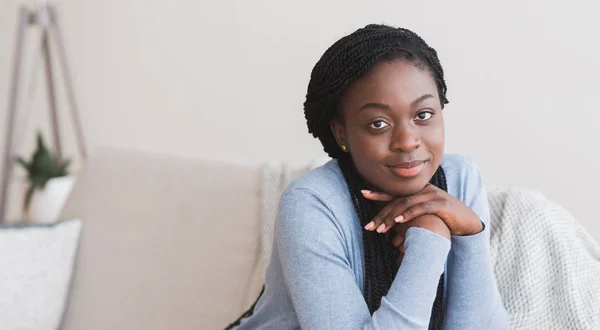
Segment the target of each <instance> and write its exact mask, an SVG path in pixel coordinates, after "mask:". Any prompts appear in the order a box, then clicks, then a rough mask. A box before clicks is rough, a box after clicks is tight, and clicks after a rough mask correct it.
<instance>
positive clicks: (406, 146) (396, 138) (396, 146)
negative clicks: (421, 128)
mask: <svg viewBox="0 0 600 330" xmlns="http://www.w3.org/2000/svg"><path fill="white" fill-rule="evenodd" d="M420 146H421V138H420V137H419V134H418V131H417V130H416V129H415V127H414V126H412V125H402V126H401V127H397V128H396V129H395V130H394V132H393V134H392V140H391V141H390V150H392V151H402V152H411V151H413V150H415V149H417V148H419V147H420Z"/></svg>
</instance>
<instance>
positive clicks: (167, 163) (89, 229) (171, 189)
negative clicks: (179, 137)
mask: <svg viewBox="0 0 600 330" xmlns="http://www.w3.org/2000/svg"><path fill="white" fill-rule="evenodd" d="M259 174H260V166H259V165H258V164H251V163H248V164H240V163H235V164H233V163H228V162H225V161H211V160H205V159H194V158H185V157H176V156H172V155H166V154H160V153H149V152H144V151H134V150H118V149H109V148H105V149H102V150H99V151H98V152H96V153H95V154H94V155H93V156H92V157H91V158H90V159H89V160H88V161H87V162H86V166H84V168H83V169H82V171H81V172H80V173H79V174H78V179H77V181H76V183H75V186H74V188H73V190H72V193H71V196H70V198H69V199H68V201H67V203H66V205H65V208H64V210H63V212H62V214H61V217H60V218H61V219H74V218H78V219H82V220H83V228H82V231H81V236H80V242H79V248H78V252H77V256H76V261H75V269H74V273H73V275H72V276H73V277H72V283H71V288H70V294H69V296H68V298H67V302H66V310H65V314H64V317H63V321H62V326H61V329H64V330H81V329H86V330H106V329H111V330H125V329H127V330H131V329H144V330H154V329H156V330H158V329H170V330H178V329H182V330H183V329H190V330H191V329H195V330H197V329H222V328H223V327H224V326H226V325H227V324H228V323H229V322H230V321H232V320H234V319H236V318H237V317H238V315H239V314H240V313H242V312H243V309H244V308H246V307H247V306H246V305H245V302H246V301H249V300H251V298H249V297H250V296H256V295H257V294H258V292H257V290H259V288H255V289H254V292H250V291H249V288H248V286H249V285H248V284H249V282H250V278H251V274H252V272H253V270H254V269H253V268H254V264H255V262H256V259H257V257H258V249H259V222H260V209H259V198H258V196H259V193H260V189H259V187H260V185H259V178H260V175H259Z"/></svg>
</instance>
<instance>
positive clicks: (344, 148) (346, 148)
mask: <svg viewBox="0 0 600 330" xmlns="http://www.w3.org/2000/svg"><path fill="white" fill-rule="evenodd" d="M346 150H348V147H346V146H345V145H343V144H342V151H344V152H345V151H346Z"/></svg>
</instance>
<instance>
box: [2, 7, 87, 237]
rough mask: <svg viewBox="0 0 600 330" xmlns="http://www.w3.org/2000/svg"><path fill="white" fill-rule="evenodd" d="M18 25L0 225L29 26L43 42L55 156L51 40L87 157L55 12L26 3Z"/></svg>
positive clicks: (57, 150) (57, 125)
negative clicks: (30, 6) (53, 42)
mask: <svg viewBox="0 0 600 330" xmlns="http://www.w3.org/2000/svg"><path fill="white" fill-rule="evenodd" d="M18 22H19V23H18V27H17V36H16V46H15V52H14V58H13V68H12V79H11V83H10V92H9V95H8V120H7V121H6V131H5V132H6V139H5V141H4V154H3V167H2V168H3V170H2V176H1V177H0V179H1V180H2V186H1V187H0V189H1V190H0V225H1V224H3V223H5V222H6V221H7V219H6V218H7V217H8V210H7V209H8V206H7V200H8V187H9V185H10V181H11V176H12V172H13V166H14V156H15V155H14V152H15V151H14V146H15V142H16V141H14V133H15V132H14V127H15V121H16V114H17V98H18V95H19V84H20V79H21V65H22V63H21V62H22V61H21V59H22V56H23V47H24V40H25V34H26V31H27V29H28V28H31V27H34V28H39V29H41V31H42V37H41V43H42V57H43V59H44V69H45V76H46V89H47V93H48V103H49V110H50V118H51V129H52V137H53V142H54V144H53V145H54V147H55V153H56V156H57V157H58V158H59V159H62V157H63V153H62V145H61V137H60V123H59V116H58V109H57V104H56V89H55V84H54V68H53V66H52V63H53V61H52V58H51V51H50V43H51V41H52V40H55V42H56V49H57V53H58V56H59V57H58V60H59V63H60V69H61V71H62V74H63V80H64V83H65V86H64V87H65V90H66V96H67V99H68V102H69V107H70V109H71V118H72V120H73V126H74V128H75V134H76V136H77V145H78V149H79V153H80V154H81V157H82V158H84V159H85V158H86V156H87V152H86V148H85V142H84V139H83V131H82V127H81V121H80V119H79V113H78V110H77V104H76V103H75V94H74V92H73V84H72V81H71V75H70V72H69V68H68V66H67V58H66V54H65V47H64V44H63V39H62V35H61V33H60V29H59V26H58V19H57V16H56V12H55V11H54V8H53V7H52V6H49V5H46V4H43V5H38V8H37V9H35V10H32V9H30V8H27V7H25V6H23V7H21V8H20V10H19V20H18Z"/></svg>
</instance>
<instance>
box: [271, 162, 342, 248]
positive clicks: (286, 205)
mask: <svg viewBox="0 0 600 330" xmlns="http://www.w3.org/2000/svg"><path fill="white" fill-rule="evenodd" d="M352 210H353V209H352V204H351V200H350V195H349V192H348V188H347V184H346V181H345V180H344V176H343V174H342V172H341V170H340V169H339V166H338V165H337V161H335V160H332V161H329V162H328V163H326V164H324V165H322V166H320V167H318V168H316V169H313V170H311V171H309V172H307V173H306V174H304V175H302V176H300V177H299V178H297V179H296V180H294V181H292V182H291V183H290V184H289V185H288V187H287V188H286V189H285V190H284V192H283V194H282V196H281V200H280V202H279V212H278V216H277V218H278V219H277V223H276V226H275V228H276V236H277V237H278V238H279V239H278V240H282V239H283V241H286V242H282V243H281V245H280V247H281V248H282V249H285V248H286V246H288V247H290V243H289V242H295V244H294V245H296V248H297V246H298V245H302V246H308V245H311V246H312V245H315V246H321V247H323V245H326V246H330V245H336V244H337V243H336V242H339V244H341V245H340V246H343V242H344V240H345V236H346V233H347V232H348V228H347V227H348V226H349V225H350V223H351V222H352V221H351V219H352V214H351V212H352ZM340 219H345V221H341V220H340ZM319 241H320V242H321V243H319ZM290 248H291V247H290Z"/></svg>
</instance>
